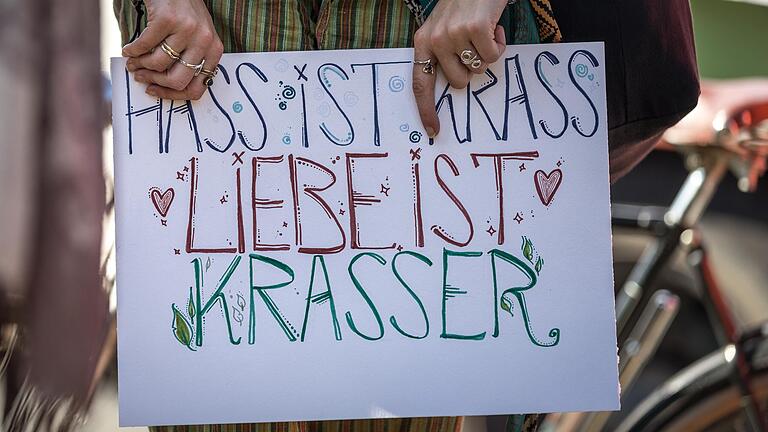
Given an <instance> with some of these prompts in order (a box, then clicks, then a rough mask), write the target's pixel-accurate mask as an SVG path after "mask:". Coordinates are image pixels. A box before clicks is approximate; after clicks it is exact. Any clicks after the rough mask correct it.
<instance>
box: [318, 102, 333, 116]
mask: <svg viewBox="0 0 768 432" xmlns="http://www.w3.org/2000/svg"><path fill="white" fill-rule="evenodd" d="M317 113H318V114H320V115H321V116H323V117H328V115H329V114H330V113H331V106H330V105H328V103H326V102H323V103H321V104H320V105H319V106H318V107H317Z"/></svg>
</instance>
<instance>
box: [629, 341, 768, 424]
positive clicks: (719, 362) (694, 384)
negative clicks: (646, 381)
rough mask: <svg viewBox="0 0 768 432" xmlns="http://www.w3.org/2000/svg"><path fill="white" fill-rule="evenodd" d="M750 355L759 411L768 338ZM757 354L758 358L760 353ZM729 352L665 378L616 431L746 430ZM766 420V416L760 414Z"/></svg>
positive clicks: (765, 393)
mask: <svg viewBox="0 0 768 432" xmlns="http://www.w3.org/2000/svg"><path fill="white" fill-rule="evenodd" d="M759 345H761V348H763V349H758V354H760V353H762V355H758V356H756V358H753V359H752V362H753V370H754V373H753V379H752V381H751V384H752V391H753V393H754V395H755V397H756V399H757V402H758V404H759V405H760V408H761V410H762V412H763V413H765V412H768V363H767V362H766V360H767V359H766V358H764V357H763V356H765V355H766V354H768V339H762V340H761V341H760V343H759ZM761 357H763V358H761ZM734 367H735V364H734V362H733V357H732V356H729V354H728V348H724V349H723V350H719V351H717V352H715V353H713V354H711V355H709V356H707V357H705V358H703V359H701V360H700V361H699V362H697V363H695V364H693V365H691V366H690V367H689V368H687V369H685V370H683V371H681V372H680V373H679V374H677V375H675V376H674V377H673V378H671V379H670V380H669V381H667V382H666V383H665V384H664V385H663V386H662V387H661V388H659V389H658V390H657V391H656V392H654V394H652V395H650V396H649V397H648V399H646V401H644V402H643V403H641V404H640V405H639V406H638V407H637V408H636V409H635V410H634V411H633V412H632V413H631V414H630V415H629V416H628V417H627V418H626V419H625V421H624V422H623V423H622V424H621V425H620V426H619V427H618V429H617V430H619V431H632V432H638V431H654V432H656V431H669V432H677V431H685V432H689V431H693V432H695V431H750V430H752V429H751V428H750V427H749V422H748V419H747V415H746V411H745V410H744V409H743V406H744V403H745V401H744V400H743V398H742V396H741V393H740V392H739V389H738V388H737V387H736V385H735V384H734V383H733V380H732V377H733V368H734ZM765 420H768V419H765Z"/></svg>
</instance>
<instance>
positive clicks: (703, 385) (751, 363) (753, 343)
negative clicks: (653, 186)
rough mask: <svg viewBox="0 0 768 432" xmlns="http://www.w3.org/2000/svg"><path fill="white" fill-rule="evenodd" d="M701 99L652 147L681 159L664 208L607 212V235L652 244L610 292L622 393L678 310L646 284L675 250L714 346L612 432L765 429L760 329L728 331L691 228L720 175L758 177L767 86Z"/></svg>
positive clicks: (722, 88)
mask: <svg viewBox="0 0 768 432" xmlns="http://www.w3.org/2000/svg"><path fill="white" fill-rule="evenodd" d="M702 93H703V95H702V98H701V99H700V102H699V106H698V107H697V109H696V110H694V111H693V112H692V113H691V114H690V115H689V116H688V117H686V119H684V120H683V121H681V122H680V123H679V124H678V125H677V126H675V127H673V128H672V129H670V130H669V131H668V132H667V133H666V134H665V135H664V139H663V141H662V144H661V145H662V146H663V147H666V148H667V149H673V150H675V151H678V152H680V153H681V154H682V155H683V156H684V157H685V160H686V166H687V168H688V175H687V178H686V180H685V182H684V183H683V185H682V187H681V188H680V190H679V191H678V193H677V195H676V197H675V199H674V200H673V202H672V204H671V205H670V206H669V207H667V208H664V207H651V206H637V205H630V204H614V205H613V209H612V211H613V226H614V231H615V232H616V231H620V230H628V231H630V232H635V233H637V232H644V233H647V234H648V235H650V237H651V241H650V242H649V243H648V244H647V246H646V247H645V249H644V250H643V252H642V253H641V255H640V257H639V258H638V259H637V261H636V262H635V263H634V264H633V266H632V269H631V271H630V272H629V275H628V277H627V279H626V280H625V281H624V282H623V284H621V285H620V286H619V289H618V290H617V294H616V315H617V326H618V344H619V356H620V362H619V374H620V379H619V380H620V383H621V387H622V393H623V394H626V392H627V391H628V390H629V389H630V388H631V387H632V385H633V384H635V383H636V382H637V380H638V377H639V375H640V373H641V372H642V371H643V369H644V368H645V367H646V366H647V365H648V363H649V362H650V360H651V359H652V358H653V356H654V354H655V352H656V350H657V348H658V347H659V345H660V344H661V342H662V341H663V340H664V338H665V336H666V335H667V331H668V330H669V327H670V325H671V324H672V322H673V320H674V319H675V317H676V315H677V313H678V311H679V310H680V307H681V296H682V293H680V292H675V291H672V290H669V289H665V287H663V286H658V284H655V282H657V281H658V279H659V276H660V274H661V273H662V272H664V271H665V270H666V269H667V268H668V267H669V265H670V263H671V261H672V260H673V257H674V256H675V254H676V253H678V252H683V253H684V255H685V257H686V261H687V265H688V266H689V267H690V269H691V270H692V271H693V274H695V275H696V279H697V282H698V285H699V286H700V288H701V289H700V290H699V292H700V293H701V297H700V298H699V301H700V302H701V303H702V305H703V306H704V309H705V310H706V315H707V317H708V321H709V324H710V326H711V328H712V330H713V331H714V334H715V336H716V338H717V341H718V345H719V348H718V349H717V350H715V351H714V352H712V353H711V354H709V355H707V356H705V357H703V358H701V359H699V360H698V361H696V362H694V363H693V364H691V365H690V366H688V367H687V368H685V369H683V370H681V371H680V372H678V373H677V374H675V375H674V376H673V377H672V378H670V379H669V380H668V381H666V382H665V383H664V384H662V385H661V386H658V387H657V388H655V389H654V390H653V391H652V392H651V393H650V394H649V395H648V396H647V397H646V398H645V399H644V400H643V401H642V402H641V403H640V404H639V405H637V406H636V407H634V409H633V410H632V411H631V412H630V413H629V414H628V415H626V417H624V418H623V419H622V420H621V421H620V423H619V424H618V425H617V426H614V427H615V430H618V431H632V432H634V431H660V430H673V431H677V430H680V431H694V430H755V431H758V430H768V323H764V324H762V325H759V326H756V327H754V328H750V329H739V328H738V327H737V325H736V324H735V322H734V319H733V311H731V310H730V308H729V306H728V304H727V302H726V301H725V300H724V297H723V292H722V290H721V289H720V287H719V286H718V284H717V283H716V281H715V279H714V276H713V274H714V273H713V269H712V265H711V264H710V260H709V257H708V254H707V249H706V247H705V242H704V240H703V236H702V233H701V230H700V228H699V226H698V223H699V221H700V219H701V216H702V214H703V213H704V211H705V210H706V208H707V207H708V205H709V203H710V201H711V199H712V196H713V194H714V192H715V190H716V188H717V186H718V185H719V184H720V182H721V181H722V179H723V177H724V176H725V174H727V172H728V171H729V169H730V171H731V172H733V173H734V174H735V175H736V176H737V178H738V179H739V183H738V184H739V188H740V189H741V190H742V191H744V192H748V191H753V190H754V188H755V186H756V184H757V180H758V178H759V177H760V176H761V175H762V174H763V173H764V172H765V170H766V160H768V80H755V81H742V82H726V83H707V84H705V85H703V92H702ZM713 106H714V107H717V109H711V107H713ZM729 113H731V114H730V115H729ZM710 125H711V126H710ZM617 264H618V263H617ZM766 288H768V287H766ZM611 415H612V413H567V414H555V415H550V416H548V418H547V419H546V421H545V423H544V425H543V427H542V430H545V431H547V430H557V431H561V430H565V431H596V430H604V429H605V427H606V424H607V423H608V421H609V419H610V417H611Z"/></svg>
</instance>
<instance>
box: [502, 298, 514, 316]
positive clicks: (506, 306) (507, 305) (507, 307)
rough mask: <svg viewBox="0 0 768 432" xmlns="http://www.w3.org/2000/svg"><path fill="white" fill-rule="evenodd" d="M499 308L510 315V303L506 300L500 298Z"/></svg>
mask: <svg viewBox="0 0 768 432" xmlns="http://www.w3.org/2000/svg"><path fill="white" fill-rule="evenodd" d="M501 308H502V309H504V310H505V311H507V312H509V314H510V315H512V302H510V301H509V299H508V298H506V297H501Z"/></svg>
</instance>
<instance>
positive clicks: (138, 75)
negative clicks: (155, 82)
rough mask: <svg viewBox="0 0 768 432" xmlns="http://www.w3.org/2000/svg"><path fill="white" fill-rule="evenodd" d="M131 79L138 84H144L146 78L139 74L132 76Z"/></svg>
mask: <svg viewBox="0 0 768 432" xmlns="http://www.w3.org/2000/svg"><path fill="white" fill-rule="evenodd" d="M133 79H135V80H136V81H138V82H140V83H146V82H147V80H146V78H144V75H143V74H140V73H137V74H134V75H133Z"/></svg>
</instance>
